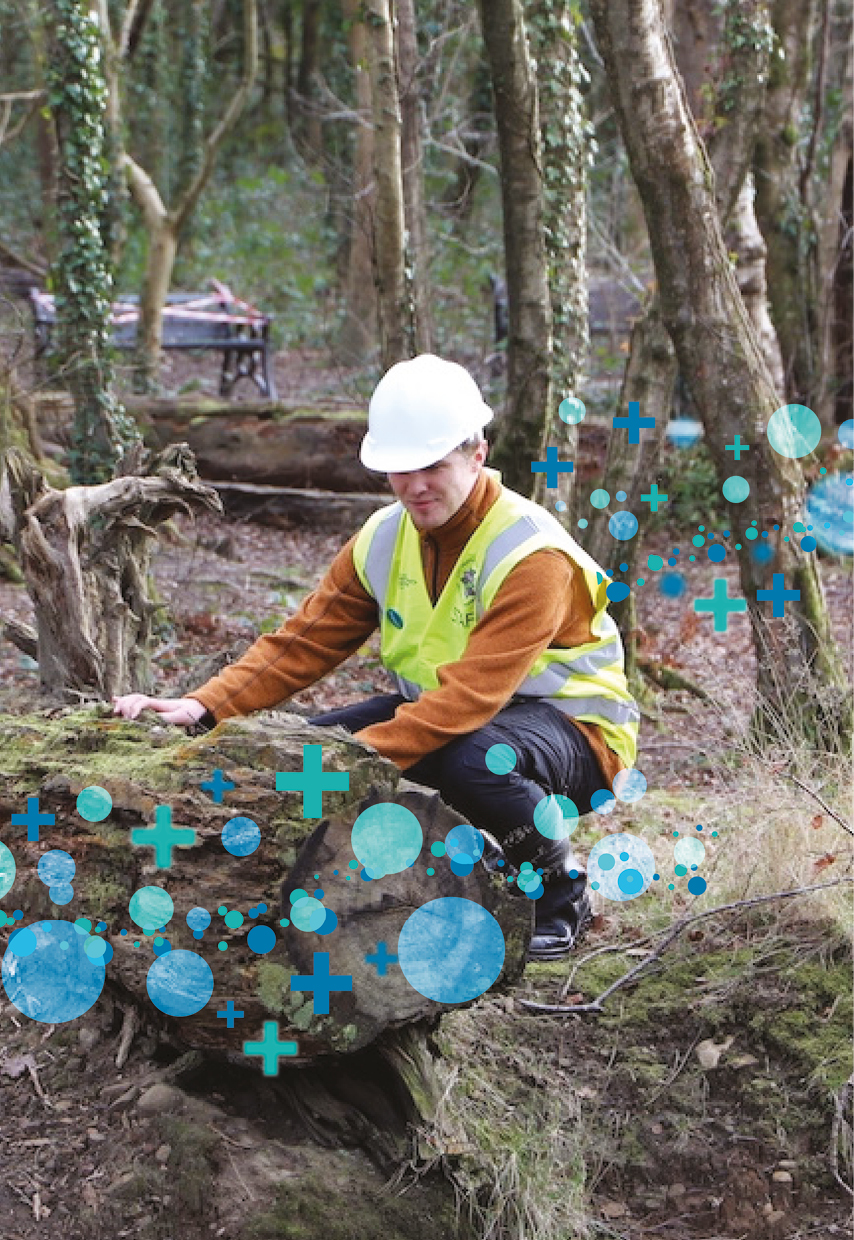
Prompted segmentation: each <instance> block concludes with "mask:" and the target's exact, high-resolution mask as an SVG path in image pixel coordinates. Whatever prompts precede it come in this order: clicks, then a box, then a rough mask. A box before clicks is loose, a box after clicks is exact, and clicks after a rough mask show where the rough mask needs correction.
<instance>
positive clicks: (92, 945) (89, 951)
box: [83, 934, 109, 960]
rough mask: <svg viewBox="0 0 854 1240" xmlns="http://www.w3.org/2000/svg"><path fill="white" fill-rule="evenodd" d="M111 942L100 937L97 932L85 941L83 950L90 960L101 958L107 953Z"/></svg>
mask: <svg viewBox="0 0 854 1240" xmlns="http://www.w3.org/2000/svg"><path fill="white" fill-rule="evenodd" d="M108 947H109V943H107V942H106V940H104V939H100V938H98V936H97V934H92V935H90V936H89V938H88V939H84V941H83V950H84V952H85V953H86V955H87V956H88V957H89V959H90V960H100V959H101V957H102V956H104V955H106V952H107V948H108Z"/></svg>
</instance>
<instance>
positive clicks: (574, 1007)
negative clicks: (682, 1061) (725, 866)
mask: <svg viewBox="0 0 854 1240" xmlns="http://www.w3.org/2000/svg"><path fill="white" fill-rule="evenodd" d="M844 883H849V884H850V883H854V878H838V879H835V880H834V881H833V882H830V883H817V884H816V885H815V886H812V887H796V888H794V889H793V890H792V891H775V892H773V893H772V894H771V895H768V896H754V897H753V898H752V899H750V900H735V901H734V902H733V903H732V904H719V905H718V906H717V907H716V908H710V909H706V911H705V912H703V913H694V914H692V916H690V917H683V918H681V920H680V921H677V922H676V923H675V924H674V925H672V926H671V927H670V928H669V930H666V931H665V932H664V937H663V938H662V940H661V942H660V943H659V945H658V947H657V948H656V949H655V951H653V952H650V954H649V955H648V956H647V957H646V958H645V959H644V960H641V961H639V962H638V964H636V965H635V966H634V968H633V969H629V971H628V973H624V974H623V976H622V977H618V978H617V980H616V981H615V982H612V983H611V985H610V986H608V987H606V989H605V990H603V991H602V993H601V994H600V995H597V997H596V998H595V999H593V1000H592V1001H591V1002H590V1003H576V1004H568V1005H560V1004H556V1003H532V1002H531V1000H529V999H520V1000H519V1003H520V1004H521V1006H522V1007H523V1008H525V1009H526V1010H527V1011H529V1012H543V1013H545V1014H547V1015H550V1016H584V1015H597V1016H598V1015H600V1014H601V1013H602V1011H603V1007H602V1004H603V1003H604V1002H605V1000H606V999H609V998H610V997H611V995H612V994H614V992H615V991H617V990H621V989H622V988H623V987H624V986H627V985H628V983H629V982H631V981H633V980H634V978H636V977H637V975H638V974H639V973H642V972H643V970H644V969H647V968H649V966H650V965H651V964H653V963H654V962H655V961H656V960H659V959H660V958H661V956H662V954H663V953H664V951H665V950H666V949H667V948H668V947H669V946H670V944H671V943H672V942H673V940H674V939H675V938H677V937H678V936H679V935H680V934H681V933H682V931H683V930H684V929H686V927H688V926H690V925H693V923H694V922H695V921H704V920H705V919H706V918H707V917H716V916H717V915H718V913H728V912H730V911H731V910H732V909H737V908H749V907H750V906H752V905H754V904H768V903H769V902H770V901H772V900H788V899H792V898H794V897H795V896H803V895H807V894H808V893H809V892H811V891H826V890H827V889H828V888H829V887H840V886H842V884H844ZM653 937H654V936H653V935H650V936H649V938H650V939H651V938H653ZM642 941H643V942H647V941H649V940H642ZM632 946H633V947H637V943H633V944H632Z"/></svg>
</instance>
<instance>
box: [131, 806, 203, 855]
mask: <svg viewBox="0 0 854 1240" xmlns="http://www.w3.org/2000/svg"><path fill="white" fill-rule="evenodd" d="M154 823H155V825H154V826H153V827H136V828H135V829H134V830H133V831H131V833H130V842H131V843H132V844H135V845H136V846H137V848H153V849H154V864H155V865H156V866H157V868H158V870H168V869H169V868H170V867H171V865H172V849H173V848H174V847H175V846H176V845H177V844H187V845H190V844H195V842H196V833H195V831H194V830H193V828H192V827H173V826H172V809H171V806H169V805H158V806H157V809H156V810H155V811H154Z"/></svg>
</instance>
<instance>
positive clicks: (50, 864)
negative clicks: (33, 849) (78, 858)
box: [37, 848, 77, 887]
mask: <svg viewBox="0 0 854 1240" xmlns="http://www.w3.org/2000/svg"><path fill="white" fill-rule="evenodd" d="M37 869H38V876H39V878H40V879H41V880H42V882H43V883H44V884H45V886H46V887H54V886H57V885H58V884H60V883H68V882H70V881H71V879H72V878H73V877H74V873H75V871H76V869H77V866H76V865H75V863H74V858H73V857H72V856H70V855H69V854H68V853H67V852H63V850H62V849H61V848H52V849H51V850H50V852H46V853H45V854H44V856H43V857H41V858H40V859H39V864H38V867H37Z"/></svg>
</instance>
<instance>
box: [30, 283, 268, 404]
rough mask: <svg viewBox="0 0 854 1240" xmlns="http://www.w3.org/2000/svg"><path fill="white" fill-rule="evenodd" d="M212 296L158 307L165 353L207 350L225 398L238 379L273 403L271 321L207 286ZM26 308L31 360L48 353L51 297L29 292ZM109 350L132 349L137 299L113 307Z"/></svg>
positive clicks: (184, 297)
mask: <svg viewBox="0 0 854 1240" xmlns="http://www.w3.org/2000/svg"><path fill="white" fill-rule="evenodd" d="M211 284H212V285H213V292H212V293H170V294H169V296H168V297H167V299H166V305H165V306H164V307H163V348H164V349H188V350H189V349H208V350H211V349H213V350H216V351H217V352H219V353H221V354H222V369H221V371H220V380H219V393H220V396H225V397H228V396H230V395H231V393H232V391H233V390H234V387H235V385H236V384H237V383H238V382H239V381H240V380H241V379H251V380H252V382H253V383H254V384H255V386H256V387H257V388H258V391H259V392H260V393H261V395H262V396H263V397H265V398H266V399H267V400H275V399H276V380H275V377H274V375H273V366H272V358H271V350H270V323H271V321H272V320H271V318H270V316H269V315H267V314H263V313H262V312H261V311H260V310H256V308H255V307H254V306H251V305H250V304H249V303H248V302H246V301H243V300H241V298H239V297H235V296H234V294H233V293H232V292H231V291H230V290H229V289H228V288H226V286H225V285H224V284H220V283H219V281H217V280H212V281H211ZM29 298H30V306H31V308H32V312H33V322H34V330H35V342H36V359H37V360H38V359H41V358H44V357H45V356H46V354H48V353H49V352H50V349H51V345H52V335H53V328H54V324H55V322H56V305H55V302H54V297H53V294H52V293H43V292H41V291H40V290H39V289H37V288H31V289H30V293H29ZM112 324H113V344H114V345H115V347H116V348H117V349H123V350H132V349H135V348H136V343H137V329H138V326H139V298H138V297H135V296H131V297H122V298H121V299H119V300H118V301H115V302H114V303H113V314H112Z"/></svg>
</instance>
